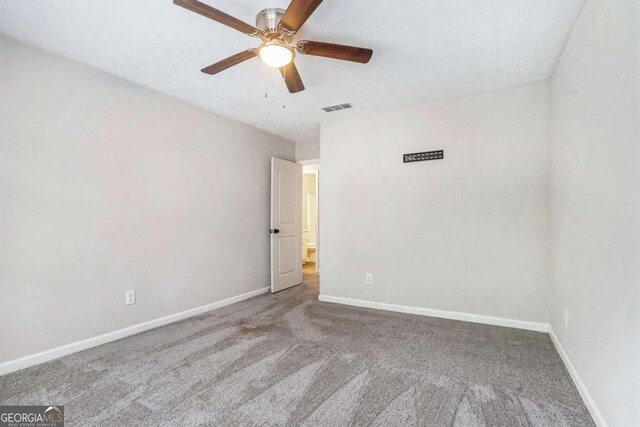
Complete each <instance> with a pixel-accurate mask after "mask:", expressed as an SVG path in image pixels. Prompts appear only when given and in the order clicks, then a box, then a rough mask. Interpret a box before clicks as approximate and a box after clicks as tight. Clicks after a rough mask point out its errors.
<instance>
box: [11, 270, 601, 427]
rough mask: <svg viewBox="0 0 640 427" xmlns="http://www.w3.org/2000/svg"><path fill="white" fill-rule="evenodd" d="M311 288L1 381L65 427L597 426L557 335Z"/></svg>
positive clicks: (309, 281) (310, 283)
mask: <svg viewBox="0 0 640 427" xmlns="http://www.w3.org/2000/svg"><path fill="white" fill-rule="evenodd" d="M317 295H318V288H317V280H316V278H315V276H314V275H306V276H305V284H303V285H302V286H299V287H296V288H294V289H291V290H287V291H283V292H281V293H278V294H276V295H265V296H260V297H256V298H253V299H251V300H247V301H244V302H241V303H238V304H235V305H233V306H229V307H225V308H223V309H220V310H216V311H213V312H210V313H207V314H205V315H201V316H198V317H194V318H191V319H188V320H185V321H182V322H178V323H174V324H171V325H167V326H164V327H161V328H158V329H154V330H152V331H148V332H145V333H142V334H139V335H136V336H132V337H129V338H125V339H122V340H119V341H116V342H113V343H109V344H105V345H103V346H100V347H96V348H93V349H90V350H87V351H83V352H81V353H76V354H73V355H70V356H67V357H64V358H62V359H58V360H55V361H52V362H49V363H46V364H43V365H39V366H35V367H32V368H29V369H26V370H23V371H20V372H16V373H14V374H9V375H5V376H3V377H0V402H1V403H2V404H4V405H6V404H38V405H42V404H64V405H65V413H66V416H67V425H108V426H132V425H154V426H156V425H172V426H190V425H229V426H231V425H234V426H235V425H243V426H244V425H247V426H253V425H261V426H262V425H296V426H297V425H305V426H346V425H357V426H364V425H372V426H413V425H421V426H520V425H523V426H529V425H534V426H542V425H545V426H546V425H562V426H589V425H593V422H592V420H591V418H590V417H589V414H588V412H587V409H586V408H585V406H584V405H583V403H582V401H581V399H580V396H579V395H578V392H577V391H576V389H575V387H574V385H573V383H572V382H571V379H570V378H569V375H568V373H567V371H566V370H565V368H564V366H563V364H562V361H561V360H560V358H559V356H558V354H557V353H556V351H555V350H554V347H553V344H552V343H551V341H550V339H549V337H548V335H547V334H543V333H537V332H528V331H521V330H516V329H509V328H501V327H494V326H486V325H478V324H472V323H465V322H457V321H451V320H443V319H435V318H429V317H421V316H413V315H405V314H397V313H390V312H384V311H376V310H369V309H361V308H353V307H347V306H340V305H335V304H329V303H320V302H318V300H317Z"/></svg>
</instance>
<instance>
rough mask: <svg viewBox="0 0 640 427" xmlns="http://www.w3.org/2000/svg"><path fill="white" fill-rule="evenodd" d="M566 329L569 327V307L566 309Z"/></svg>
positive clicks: (564, 317)
mask: <svg viewBox="0 0 640 427" xmlns="http://www.w3.org/2000/svg"><path fill="white" fill-rule="evenodd" d="M563 319H564V327H565V328H567V327H569V310H567V307H565V308H564V316H563Z"/></svg>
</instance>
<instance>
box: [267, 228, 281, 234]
mask: <svg viewBox="0 0 640 427" xmlns="http://www.w3.org/2000/svg"><path fill="white" fill-rule="evenodd" d="M279 232H280V230H278V229H277V228H272V229H271V230H269V233H271V234H278V233H279Z"/></svg>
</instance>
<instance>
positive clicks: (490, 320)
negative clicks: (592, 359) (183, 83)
mask: <svg viewBox="0 0 640 427" xmlns="http://www.w3.org/2000/svg"><path fill="white" fill-rule="evenodd" d="M318 299H319V300H320V301H324V302H333V303H337V304H345V305H353V306H356V307H366V308H375V309H378V310H387V311H397V312H400V313H410V314H418V315H420V316H431V317H440V318H443V319H452V320H461V321H463V322H473V323H484V324H487V325H495V326H506V327H508V328H517V329H526V330H529V331H537V332H548V331H549V325H548V324H547V323H540V322H529V321H526V320H514V319H505V318H502V317H490V316H483V315H480V314H470V313H460V312H456V311H444V310H434V309H431V308H422V307H410V306H407V305H397V304H387V303H383V302H375V301H365V300H359V299H351V298H342V297H334V296H331V295H320V296H319V297H318Z"/></svg>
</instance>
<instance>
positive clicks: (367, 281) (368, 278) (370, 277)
mask: <svg viewBox="0 0 640 427" xmlns="http://www.w3.org/2000/svg"><path fill="white" fill-rule="evenodd" d="M366 284H367V285H373V274H371V273H367V279H366Z"/></svg>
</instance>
